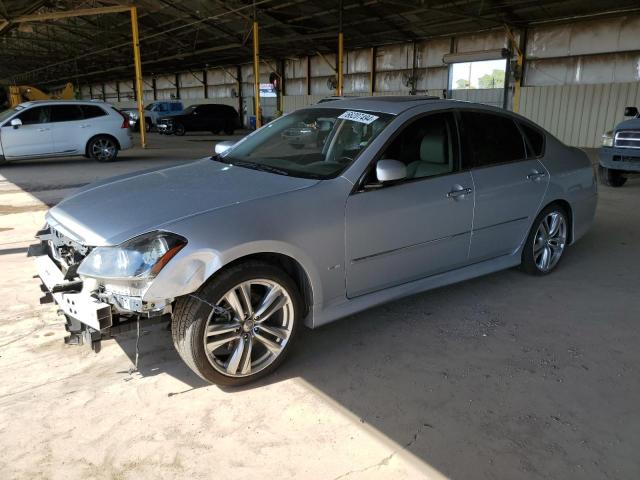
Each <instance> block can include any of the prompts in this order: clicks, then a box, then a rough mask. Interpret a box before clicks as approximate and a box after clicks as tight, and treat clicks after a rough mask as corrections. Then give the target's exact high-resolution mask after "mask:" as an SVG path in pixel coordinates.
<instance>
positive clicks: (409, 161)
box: [30, 96, 597, 385]
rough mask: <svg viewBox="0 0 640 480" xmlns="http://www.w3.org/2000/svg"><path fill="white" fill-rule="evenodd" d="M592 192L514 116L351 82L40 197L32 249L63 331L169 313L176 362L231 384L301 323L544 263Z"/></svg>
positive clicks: (558, 149)
mask: <svg viewBox="0 0 640 480" xmlns="http://www.w3.org/2000/svg"><path fill="white" fill-rule="evenodd" d="M301 124H304V125H322V126H323V128H324V127H325V126H326V128H325V129H326V130H327V131H326V132H323V141H322V142H307V143H305V144H304V145H303V146H302V147H300V146H297V145H296V146H293V145H291V143H290V142H289V141H288V140H287V138H286V135H284V136H283V132H286V131H288V130H289V129H291V128H295V127H296V126H298V125H301ZM325 134H326V135H325ZM220 150H222V149H220ZM596 201H597V192H596V182H595V178H594V173H593V168H592V166H591V163H590V162H589V160H588V158H587V157H586V155H585V154H584V153H583V152H581V151H580V150H578V149H575V148H571V147H567V146H566V145H563V144H562V143H561V142H560V141H558V140H557V139H556V138H554V137H553V136H552V135H550V134H549V133H547V132H545V131H544V130H543V129H541V128H540V127H538V126H537V125H535V124H533V123H531V122H530V121H529V120H527V119H525V118H523V117H520V116H518V115H515V114H512V113H509V112H506V111H503V110H499V109H496V108H492V107H488V106H482V105H475V104H471V103H462V102H455V101H450V100H438V99H432V98H428V97H415V96H412V97H378V98H354V99H348V100H338V101H335V102H329V103H323V104H320V105H316V106H314V107H311V108H305V109H302V110H298V111H296V112H294V113H291V114H289V115H286V116H284V117H282V118H279V119H277V120H276V121H274V122H272V123H269V124H268V125H266V126H264V127H263V128H261V129H259V130H257V131H256V132H254V133H252V134H251V135H248V136H247V137H245V138H244V139H243V140H241V141H240V142H238V143H237V144H235V145H233V146H232V147H231V148H228V149H227V150H226V151H224V152H222V153H220V154H216V155H214V156H213V157H211V158H206V159H202V160H200V161H196V162H194V163H190V164H183V165H179V166H174V167H170V168H164V169H158V170H155V171H147V172H141V173H138V174H134V175H129V176H124V177H116V178H113V179H110V180H107V181H103V182H101V183H96V184H93V185H89V186H87V187H85V188H83V189H81V190H80V191H78V192H77V193H75V194H74V195H72V196H70V197H69V198H67V199H65V200H64V201H63V202H61V203H60V204H59V205H57V206H56V207H54V208H52V209H51V210H50V211H49V212H48V214H47V217H46V219H47V220H46V221H47V225H46V226H45V227H44V229H43V230H42V231H40V232H38V236H39V238H40V240H41V242H40V243H39V244H37V245H34V246H33V247H32V249H31V251H30V254H31V255H32V256H35V257H36V261H37V263H38V269H39V273H40V276H41V278H42V280H43V283H44V284H45V286H46V287H47V288H48V289H49V291H50V292H51V296H52V298H53V299H54V300H55V301H56V302H57V303H58V304H59V306H60V308H61V310H62V311H63V312H64V314H65V316H66V320H67V330H68V331H69V332H70V334H69V337H68V338H67V341H68V342H69V343H83V342H84V343H88V344H90V345H92V346H93V347H94V348H97V347H98V346H99V345H100V340H101V339H102V338H103V337H104V336H106V335H108V334H109V333H110V332H111V331H112V330H113V329H114V328H118V329H121V328H122V327H123V326H126V325H127V324H130V323H131V322H132V321H136V320H140V319H143V320H144V319H147V318H150V317H157V316H162V315H170V316H171V328H172V332H173V340H174V344H175V347H176V349H177V351H178V353H179V354H180V356H181V358H182V359H183V360H184V361H185V363H186V364H187V365H188V366H189V367H190V368H191V369H193V371H194V372H196V373H197V374H198V375H200V376H201V377H202V378H204V379H205V380H208V381H210V382H213V383H217V384H224V385H238V384H242V383H246V382H249V381H252V380H255V379H257V378H259V377H261V376H263V375H266V374H268V373H270V372H272V371H273V370H274V369H275V368H277V367H278V365H279V364H280V363H281V362H282V360H283V359H284V357H285V355H286V354H287V351H288V350H289V349H290V347H291V344H292V343H293V342H294V341H295V339H296V332H297V330H298V329H299V328H300V327H301V326H302V324H304V325H306V326H308V327H311V328H315V327H319V326H321V325H324V324H326V323H329V322H332V321H334V320H337V319H339V318H342V317H345V316H348V315H351V314H353V313H355V312H359V311H361V310H364V309H366V308H369V307H372V306H374V305H378V304H380V303H383V302H387V301H390V300H393V299H397V298H400V297H403V296H406V295H412V294H415V293H418V292H421V291H424V290H428V289H432V288H435V287H439V286H442V285H446V284H450V283H453V282H458V281H461V280H465V279H469V278H472V277H477V276H479V275H485V274H488V273H491V272H495V271H497V270H501V269H506V268H510V267H515V266H520V267H521V269H522V270H523V271H525V272H527V273H529V274H533V275H547V274H549V273H550V272H552V271H553V270H554V269H555V268H556V267H557V265H558V263H559V262H560V260H561V259H562V256H563V255H564V253H565V250H566V247H567V246H568V245H571V244H572V243H574V242H575V241H577V240H578V239H579V238H580V237H582V236H583V235H584V234H585V233H586V232H587V230H588V229H589V227H590V225H591V223H592V221H593V217H594V212H595V208H596Z"/></svg>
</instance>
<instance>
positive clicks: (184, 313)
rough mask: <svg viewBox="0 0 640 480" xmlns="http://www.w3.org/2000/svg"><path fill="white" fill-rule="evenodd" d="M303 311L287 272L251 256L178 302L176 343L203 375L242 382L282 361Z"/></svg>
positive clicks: (213, 379) (231, 382)
mask: <svg viewBox="0 0 640 480" xmlns="http://www.w3.org/2000/svg"><path fill="white" fill-rule="evenodd" d="M301 312H302V301H301V297H300V293H299V292H298V289H297V287H296V285H295V283H294V282H293V280H292V279H291V277H289V275H287V273H285V272H284V271H283V270H281V269H280V268H278V267H276V266H274V265H270V264H267V263H263V262H256V261H249V262H245V263H241V264H238V265H235V266H232V267H230V268H228V269H226V270H223V271H221V272H220V273H218V274H217V275H216V276H215V277H213V278H212V279H211V280H210V281H209V282H207V283H206V284H205V285H204V286H203V287H202V288H201V289H200V290H199V291H198V292H196V293H195V294H193V295H188V296H186V297H182V298H180V299H179V300H178V301H177V302H176V307H175V311H174V314H173V320H172V324H171V330H172V334H173V343H174V345H175V347H176V350H177V351H178V354H179V355H180V357H181V358H182V360H184V362H185V363H186V364H187V365H188V366H189V367H190V368H191V369H192V370H193V371H194V372H195V373H196V374H198V375H199V376H200V377H202V378H203V379H204V380H207V381H209V382H212V383H215V384H218V385H226V386H234V385H242V384H245V383H249V382H252V381H254V380H257V379H258V378H260V377H263V376H265V375H268V374H269V373H271V372H272V371H273V370H275V369H276V368H277V367H278V366H279V365H280V363H282V361H283V360H284V358H285V356H286V354H287V352H288V350H289V348H290V346H291V343H292V342H293V340H294V338H295V334H296V329H297V325H298V323H299V322H300V321H301V318H300V317H301Z"/></svg>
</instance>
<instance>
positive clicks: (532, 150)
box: [518, 122, 544, 158]
mask: <svg viewBox="0 0 640 480" xmlns="http://www.w3.org/2000/svg"><path fill="white" fill-rule="evenodd" d="M518 125H520V128H521V129H522V132H523V133H524V136H525V138H526V140H527V157H532V158H535V157H541V156H542V155H543V151H544V134H543V133H542V132H541V131H540V130H538V129H537V128H534V127H532V126H530V125H527V124H526V123H522V122H518Z"/></svg>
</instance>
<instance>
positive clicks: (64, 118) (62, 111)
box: [51, 105, 82, 122]
mask: <svg viewBox="0 0 640 480" xmlns="http://www.w3.org/2000/svg"><path fill="white" fill-rule="evenodd" d="M74 120H82V110H80V107H79V106H78V105H52V106H51V121H52V122H73V121H74Z"/></svg>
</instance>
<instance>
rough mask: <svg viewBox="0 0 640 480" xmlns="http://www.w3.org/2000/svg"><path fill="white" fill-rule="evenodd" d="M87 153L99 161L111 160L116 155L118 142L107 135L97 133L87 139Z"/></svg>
mask: <svg viewBox="0 0 640 480" xmlns="http://www.w3.org/2000/svg"><path fill="white" fill-rule="evenodd" d="M87 153H88V154H89V156H90V157H91V158H93V159H94V160H97V161H99V162H113V161H114V160H115V159H116V158H117V157H118V144H117V143H116V141H115V140H114V139H113V138H111V137H109V136H107V135H98V136H97V137H93V138H92V139H91V140H89V143H88V145H87Z"/></svg>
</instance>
